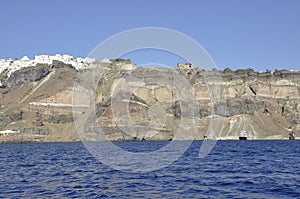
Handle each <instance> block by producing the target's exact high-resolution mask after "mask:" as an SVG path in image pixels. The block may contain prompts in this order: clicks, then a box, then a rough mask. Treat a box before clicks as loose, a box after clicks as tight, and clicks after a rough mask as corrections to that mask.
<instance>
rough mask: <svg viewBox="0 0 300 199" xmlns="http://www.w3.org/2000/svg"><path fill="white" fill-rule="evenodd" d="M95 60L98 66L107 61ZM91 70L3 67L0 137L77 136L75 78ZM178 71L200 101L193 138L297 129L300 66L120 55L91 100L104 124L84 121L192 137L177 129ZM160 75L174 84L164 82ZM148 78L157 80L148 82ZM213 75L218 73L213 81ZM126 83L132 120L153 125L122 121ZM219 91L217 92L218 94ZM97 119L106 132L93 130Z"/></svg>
mask: <svg viewBox="0 0 300 199" xmlns="http://www.w3.org/2000/svg"><path fill="white" fill-rule="evenodd" d="M91 65H93V67H97V65H101V63H97V62H94V63H92V64H91ZM89 70H91V69H89V67H87V68H86V69H84V70H80V71H78V70H76V69H75V68H74V67H72V65H67V64H63V63H61V62H56V63H53V64H51V65H49V64H38V65H36V66H34V67H26V68H22V69H20V70H17V71H15V72H14V73H12V74H11V75H10V76H9V77H8V76H7V75H5V73H6V72H7V71H3V72H2V74H0V81H1V86H0V98H1V101H0V133H1V135H0V141H1V142H27V141H41V142H47V141H79V140H80V138H79V136H78V133H77V130H76V128H75V125H74V117H73V116H74V115H73V112H72V111H74V109H72V106H73V101H72V100H73V97H74V96H73V92H74V83H76V81H77V82H78V81H80V80H78V76H79V74H81V73H84V72H85V71H89ZM174 71H176V74H177V75H180V76H181V77H183V78H185V80H186V82H188V83H189V85H190V86H191V88H193V89H194V91H193V92H192V94H193V95H194V100H195V102H196V103H195V104H192V106H197V108H196V109H194V110H197V114H196V120H197V124H196V125H197V126H196V128H197V134H196V136H195V138H193V139H203V137H204V136H207V137H208V138H210V139H237V138H238V136H239V133H240V132H241V131H242V130H245V131H246V132H247V136H248V138H250V139H286V138H287V137H288V134H289V132H291V131H293V132H295V133H296V136H299V132H300V122H299V119H300V72H297V71H285V70H282V71H275V72H270V71H268V72H263V73H258V72H255V71H253V70H252V69H246V70H237V71H231V70H230V69H225V70H224V71H216V70H214V71H205V70H200V69H193V68H191V69H188V68H187V69H185V68H183V69H182V68H178V69H163V68H154V69H149V68H141V67H136V66H135V65H134V64H133V63H131V61H129V60H121V59H117V60H111V63H109V64H108V68H107V69H106V70H105V71H104V72H103V74H101V75H102V77H101V78H100V79H99V81H98V80H97V81H95V83H94V85H95V87H94V88H93V89H94V90H93V92H94V93H95V96H94V98H93V99H91V100H93V104H94V106H95V112H94V113H93V115H94V116H96V119H95V120H96V121H97V122H98V123H95V122H94V123H93V124H92V125H84V124H83V128H84V129H85V131H86V132H91V136H87V137H88V139H89V140H101V139H103V140H104V139H108V140H172V139H191V138H190V137H184V136H183V137H178V136H177V135H176V134H177V130H178V128H179V127H180V125H182V123H181V120H182V116H183V115H187V114H188V113H185V112H184V108H183V106H184V103H182V102H180V96H176V93H175V92H174V91H173V89H172V88H174V85H175V84H179V83H180V82H178V79H175V78H176V77H177V76H172V75H171V74H173V73H174ZM162 74H163V75H164V77H166V78H167V79H168V82H169V86H166V85H164V84H162V83H161V78H162V77H161V75H162ZM150 77H151V81H150V82H147V80H146V79H147V78H150ZM174 77H175V78H174ZM215 77H218V78H217V79H216V80H214V78H215ZM91 78H92V77H91ZM178 78H180V77H179V76H178ZM220 80H221V81H220ZM173 84H174V85H173ZM170 85H171V86H170ZM175 86H176V85H175ZM125 87H128V88H129V87H130V92H131V94H130V96H129V97H128V99H124V100H123V102H124V101H125V100H126V103H127V104H125V106H126V110H128V114H129V116H130V117H128V118H127V119H130V120H131V121H133V123H134V125H136V126H139V127H147V126H149V128H148V127H147V128H140V129H141V130H139V129H138V128H135V130H134V132H132V130H128V129H126V128H123V127H122V125H123V126H126V124H128V123H126V122H125V123H124V121H121V120H120V118H118V116H117V115H116V114H117V113H116V111H117V112H118V111H119V112H120V110H123V109H122V107H121V106H124V104H121V103H119V104H116V102H114V101H113V100H114V97H116V96H115V93H116V92H117V91H118V92H119V93H122V92H121V91H122V89H123V88H125ZM120 89H121V90H120ZM215 94H217V95H218V96H219V97H216V98H215V97H214V95H215ZM83 98H84V96H83ZM117 98H118V99H119V98H122V96H119V97H117ZM113 103H114V106H113V105H112V104H113ZM118 106H120V107H118ZM189 106H191V104H190V105H189ZM73 108H74V107H73ZM212 119H214V120H213V121H214V122H212V123H211V121H212ZM219 119H222V121H223V123H222V124H223V125H222V128H221V129H220V132H217V133H213V134H212V133H210V132H209V131H208V129H209V126H211V127H212V129H214V125H216V123H217V122H216V121H218V120H219ZM127 122H128V121H127ZM97 126H98V127H101V129H102V130H103V133H104V134H105V138H104V137H97V136H95V135H93V132H94V129H95V128H97Z"/></svg>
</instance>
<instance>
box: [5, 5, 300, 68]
mask: <svg viewBox="0 0 300 199" xmlns="http://www.w3.org/2000/svg"><path fill="white" fill-rule="evenodd" d="M0 10H1V11H0V30H1V31H0V58H5V59H6V58H21V57H22V56H24V55H27V56H29V57H30V58H33V57H34V55H36V54H51V55H53V54H56V53H60V54H70V55H73V56H76V57H86V56H87V55H88V53H89V52H90V51H91V50H92V49H93V48H94V47H96V46H97V45H98V44H99V43H100V42H101V41H103V40H105V39H107V38H108V37H110V36H112V35H114V34H116V33H119V32H121V31H125V30H128V29H132V28H140V27H149V26H151V27H163V28H170V29H174V30H176V31H180V32H182V33H184V34H186V35H188V36H190V37H192V38H193V39H195V40H196V41H197V42H199V43H200V44H201V45H202V46H203V47H204V48H205V49H206V50H207V51H208V53H209V54H210V55H211V57H212V58H213V60H214V61H215V62H216V64H217V66H218V68H220V69H222V68H226V67H231V68H233V69H237V68H248V67H252V68H254V69H256V70H266V69H272V70H273V69H275V68H278V69H281V68H286V69H294V70H299V69H300V39H299V37H300V1H298V0H277V1H276V0H244V1H242V0H236V1H233V0H219V1H216V0H207V1H201V0H194V1H192V0H185V1H183V0H181V1H175V0H151V1H142V0H119V1H116V0H106V1H100V0H99V1H96V0H95V1H92V0H85V1H83V0H82V1H79V0H48V1H46V0H45V1H41V0H25V1H22V0H1V1H0ZM132 60H133V61H134V62H136V63H137V64H144V63H148V62H163V63H162V64H167V65H176V63H177V61H178V60H176V59H172V56H168V55H165V54H161V55H160V53H158V52H156V53H149V55H148V56H134V55H133V57H132Z"/></svg>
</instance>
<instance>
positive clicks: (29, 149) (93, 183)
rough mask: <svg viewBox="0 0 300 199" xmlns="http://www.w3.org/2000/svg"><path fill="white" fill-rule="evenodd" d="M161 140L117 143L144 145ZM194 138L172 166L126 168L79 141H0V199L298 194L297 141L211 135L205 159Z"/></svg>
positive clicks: (145, 147)
mask: <svg viewBox="0 0 300 199" xmlns="http://www.w3.org/2000/svg"><path fill="white" fill-rule="evenodd" d="M166 143H167V142H122V143H117V144H118V145H119V146H121V147H122V148H124V149H127V150H132V151H139V149H142V150H144V151H147V150H149V151H151V150H153V149H156V148H159V147H161V146H163V145H165V144H166ZM201 143H202V142H201V141H198V142H194V143H193V144H192V145H191V147H190V148H189V150H188V151H186V153H185V154H184V156H182V157H181V158H180V159H178V160H177V161H176V162H174V164H172V165H170V166H168V167H166V168H163V169H161V170H157V171H152V172H148V173H127V172H122V171H117V170H114V169H111V168H110V167H108V166H106V165H104V164H102V163H100V162H99V161H97V160H96V159H95V158H94V157H93V156H92V155H90V153H89V152H88V151H87V150H86V149H85V148H84V146H83V145H82V144H81V143H44V144H3V145H0V158H1V163H0V177H1V178H0V197H1V198H75V197H76V198H113V197H114V198H300V154H299V152H300V141H219V142H218V143H217V145H216V146H215V148H214V149H213V150H212V151H211V153H210V154H209V155H208V156H206V157H205V158H202V159H200V158H199V157H198V153H199V147H200V146H201Z"/></svg>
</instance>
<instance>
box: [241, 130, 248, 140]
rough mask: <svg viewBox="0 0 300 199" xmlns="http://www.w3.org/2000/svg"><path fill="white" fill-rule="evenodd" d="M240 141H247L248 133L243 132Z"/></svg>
mask: <svg viewBox="0 0 300 199" xmlns="http://www.w3.org/2000/svg"><path fill="white" fill-rule="evenodd" d="M239 140H247V133H246V131H245V130H242V131H241V132H240V135H239Z"/></svg>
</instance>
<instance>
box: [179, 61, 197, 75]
mask: <svg viewBox="0 0 300 199" xmlns="http://www.w3.org/2000/svg"><path fill="white" fill-rule="evenodd" d="M177 70H178V71H179V72H180V73H182V74H184V75H191V74H193V73H194V71H195V68H194V65H193V64H191V63H185V64H180V63H178V64H177Z"/></svg>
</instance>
